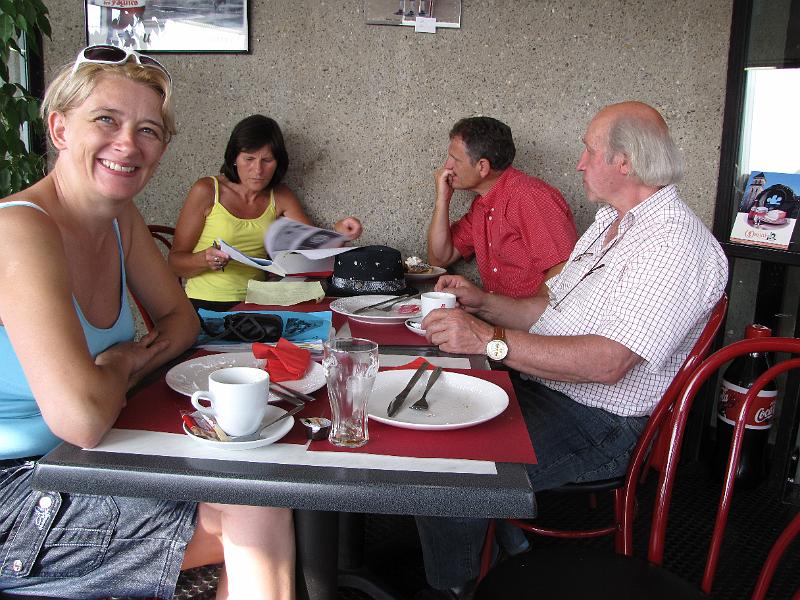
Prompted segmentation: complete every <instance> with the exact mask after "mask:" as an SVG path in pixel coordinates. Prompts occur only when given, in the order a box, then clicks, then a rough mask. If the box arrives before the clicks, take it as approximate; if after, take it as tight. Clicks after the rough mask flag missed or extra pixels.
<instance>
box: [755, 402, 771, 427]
mask: <svg viewBox="0 0 800 600" xmlns="http://www.w3.org/2000/svg"><path fill="white" fill-rule="evenodd" d="M773 416H775V404H774V403H773V404H770V405H769V406H768V407H767V408H759V409H758V410H757V411H756V416H755V421H756V423H757V424H762V423H770V422H772V417H773Z"/></svg>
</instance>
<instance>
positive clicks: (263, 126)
mask: <svg viewBox="0 0 800 600" xmlns="http://www.w3.org/2000/svg"><path fill="white" fill-rule="evenodd" d="M264 146H269V148H270V150H271V151H272V156H274V157H275V161H276V162H277V163H278V166H277V167H276V168H275V174H274V175H273V176H272V179H271V180H270V182H269V184H268V185H267V187H266V189H272V188H275V187H276V186H277V185H278V184H279V183H280V182H281V181H282V180H283V176H284V175H286V171H287V170H288V168H289V154H288V153H287V152H286V145H285V144H284V142H283V134H282V133H281V128H280V127H278V124H277V123H276V122H275V120H274V119H270V118H269V117H265V116H264V115H250V116H249V117H246V118H244V119H242V120H241V121H239V122H238V123H237V124H236V127H234V128H233V131H232V132H231V137H230V139H229V140H228V145H227V146H226V147H225V162H223V163H222V168H221V169H220V173H222V174H223V175H225V177H227V178H228V180H230V181H232V182H233V183H240V181H241V180H240V179H239V174H238V173H237V172H236V157H237V156H239V154H240V153H242V152H253V151H255V150H258V149H260V148H263V147H264Z"/></svg>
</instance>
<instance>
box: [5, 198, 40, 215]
mask: <svg viewBox="0 0 800 600" xmlns="http://www.w3.org/2000/svg"><path fill="white" fill-rule="evenodd" d="M12 206H28V207H30V208H35V209H36V210H40V211H42V212H43V213H44V214H47V211H46V210H45V209H43V208H42V207H41V206H39V205H38V204H34V203H33V202H28V201H27V200H9V201H8V202H0V208H10V207H12Z"/></svg>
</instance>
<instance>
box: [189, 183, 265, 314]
mask: <svg viewBox="0 0 800 600" xmlns="http://www.w3.org/2000/svg"><path fill="white" fill-rule="evenodd" d="M211 179H213V180H214V206H213V207H212V208H211V212H210V213H209V215H208V216H207V217H206V223H205V226H204V227H203V232H202V233H201V234H200V238H199V239H198V240H197V244H196V245H195V247H194V250H193V252H200V251H201V250H205V249H206V248H208V247H209V246H211V244H212V243H213V242H214V240H216V239H218V238H221V239H223V240H225V242H227V243H228V244H230V245H231V246H234V247H235V248H237V249H238V250H240V251H241V252H243V253H244V254H247V255H248V256H255V257H258V258H266V257H267V251H266V250H265V249H264V234H265V233H266V231H267V229H268V228H269V226H270V225H271V224H272V222H273V221H275V218H276V208H275V194H274V193H273V191H271V190H270V193H269V204H268V205H267V209H266V210H265V211H264V212H263V213H261V216H259V217H256V218H255V219H239V218H238V217H235V216H234V215H232V214H231V213H229V212H228V210H227V209H226V208H225V207H224V206H222V203H221V202H220V201H219V181H218V180H217V178H216V177H212V178H211ZM264 278H265V273H264V271H260V270H259V269H254V268H253V267H248V266H247V265H243V264H242V263H240V262H237V261H235V260H232V261H230V262H229V263H228V264H227V265H226V266H225V270H224V271H205V272H203V273H201V274H200V275H195V276H194V277H191V278H189V279H188V280H187V281H186V295H187V296H189V298H195V299H197V300H211V301H214V302H233V301H239V302H241V301H243V300H244V297H245V294H246V293H247V282H248V281H249V280H250V279H258V280H260V281H263V280H264Z"/></svg>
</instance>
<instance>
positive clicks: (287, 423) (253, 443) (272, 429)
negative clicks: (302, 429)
mask: <svg viewBox="0 0 800 600" xmlns="http://www.w3.org/2000/svg"><path fill="white" fill-rule="evenodd" d="M285 412H288V411H285V410H283V409H282V408H279V407H277V406H272V405H269V406H268V407H267V412H266V414H265V415H264V419H263V421H269V420H270V419H274V418H275V417H279V416H280V415H281V414H282V413H285ZM196 415H197V412H194V413H192V416H196ZM263 421H262V422H263ZM293 425H294V417H292V416H288V417H286V418H285V419H283V420H281V421H278V422H277V423H273V424H272V425H270V426H269V427H267V429H266V430H264V431H263V432H262V434H261V438H260V439H258V440H250V441H248V442H220V441H217V440H207V439H205V438H201V437H197V436H196V435H194V434H193V433H192V432H191V431H189V429H188V428H187V427H186V423H184V424H183V432H184V433H185V434H186V435H188V436H189V437H190V438H191V439H192V440H194V441H195V442H197V443H198V444H205V445H206V446H210V447H211V448H218V449H220V450H248V449H250V448H260V447H261V446H268V445H270V444H273V443H275V442H277V441H278V440H279V439H281V438H282V437H283V436H285V435H286V434H287V433H289V431H290V430H291V429H292V426H293Z"/></svg>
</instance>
